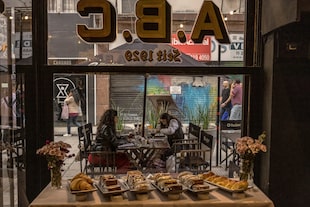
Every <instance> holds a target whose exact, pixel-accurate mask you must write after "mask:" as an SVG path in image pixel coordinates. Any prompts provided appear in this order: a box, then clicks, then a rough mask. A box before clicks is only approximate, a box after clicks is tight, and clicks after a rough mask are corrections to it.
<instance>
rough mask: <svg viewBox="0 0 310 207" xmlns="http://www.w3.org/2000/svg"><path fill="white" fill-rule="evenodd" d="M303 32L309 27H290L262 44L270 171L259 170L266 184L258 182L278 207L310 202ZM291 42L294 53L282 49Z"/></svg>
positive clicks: (309, 67) (309, 64) (308, 66)
mask: <svg viewBox="0 0 310 207" xmlns="http://www.w3.org/2000/svg"><path fill="white" fill-rule="evenodd" d="M307 28H309V24H308V23H306V22H304V21H301V22H299V23H294V24H291V25H288V26H286V27H284V28H281V30H277V31H273V32H272V33H271V34H270V35H269V36H268V37H265V42H264V52H265V54H264V57H265V59H264V63H263V64H264V65H263V68H264V71H265V83H264V87H265V90H264V91H265V94H264V97H265V102H264V118H263V123H264V125H265V126H264V127H265V128H266V130H268V131H269V132H268V138H269V139H270V140H268V142H269V143H268V145H269V155H270V166H269V167H270V170H269V175H268V170H264V167H265V166H262V174H263V175H262V177H264V179H266V180H263V179H262V182H263V185H262V186H264V188H266V187H267V186H268V184H269V193H268V195H269V197H270V198H271V199H272V200H273V202H274V204H275V206H281V207H286V206H294V207H299V206H300V207H302V206H304V205H305V203H307V202H310V197H309V196H308V195H309V193H308V192H309V190H310V186H309V183H310V177H309V172H310V164H309V162H308V159H309V157H310V150H308V149H307V147H308V146H309V144H310V139H309V138H308V134H309V133H310V127H309V126H310V119H309V115H310V113H309V110H308V107H309V105H310V97H309V95H308V92H307V88H308V87H307V85H308V80H309V77H310V60H309V56H307V55H305V53H306V54H307V53H308V52H307V51H304V50H305V49H304V48H309V47H304V45H306V46H307V45H308V46H309V37H310V36H309V31H307ZM290 34H291V35H290ZM296 36H297V37H298V38H296ZM290 37H291V38H290ZM294 37H295V38H294ZM299 41H301V42H299ZM293 42H295V43H296V44H295V43H294V44H295V45H296V50H295V49H294V50H289V49H288V47H286V46H287V45H288V44H291V43H293ZM300 50H302V51H303V52H300ZM271 51H273V52H271ZM266 167H268V166H266ZM268 177H269V179H268Z"/></svg>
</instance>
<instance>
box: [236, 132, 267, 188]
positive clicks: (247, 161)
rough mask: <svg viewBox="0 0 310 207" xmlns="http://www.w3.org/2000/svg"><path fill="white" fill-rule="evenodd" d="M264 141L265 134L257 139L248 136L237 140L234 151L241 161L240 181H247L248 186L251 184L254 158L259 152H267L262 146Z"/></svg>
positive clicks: (264, 146)
mask: <svg viewBox="0 0 310 207" xmlns="http://www.w3.org/2000/svg"><path fill="white" fill-rule="evenodd" d="M265 139H266V133H265V132H263V133H262V134H261V135H259V136H258V139H253V138H252V137H248V136H246V137H241V138H238V139H237V143H236V150H237V153H238V154H239V156H240V159H241V166H240V172H239V173H240V174H239V176H240V180H247V181H248V182H249V184H251V183H253V178H254V160H255V156H256V154H257V153H259V152H260V151H263V152H266V151H267V147H266V145H264V144H263V142H264V140H265Z"/></svg>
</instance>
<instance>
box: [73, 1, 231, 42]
mask: <svg viewBox="0 0 310 207" xmlns="http://www.w3.org/2000/svg"><path fill="white" fill-rule="evenodd" d="M77 11H78V13H79V14H80V15H81V17H89V15H90V14H91V13H97V14H102V20H103V27H102V28H100V29H94V28H92V29H90V28H88V27H87V26H86V25H77V33H78V35H79V36H80V38H81V39H83V40H84V41H86V42H88V43H96V42H97V43H103V42H113V41H114V40H115V39H116V24H117V22H116V11H115V8H114V7H113V5H112V4H111V3H110V2H109V1H107V0H80V1H79V2H78V4H77ZM135 11H136V18H137V20H136V33H137V36H138V38H139V39H140V40H142V41H143V42H145V43H159V42H160V43H171V6H170V4H169V3H168V2H167V1H166V0H152V1H151V0H138V1H137V2H136V10H135ZM206 35H213V36H214V37H215V39H216V40H217V41H218V42H220V43H222V44H228V43H230V40H229V37H228V32H227V29H226V25H225V22H224V20H223V18H222V15H221V12H220V10H219V8H218V7H217V6H216V5H215V4H214V3H213V2H212V1H204V2H203V4H202V6H201V9H200V11H199V14H198V16H197V19H196V22H195V24H194V26H193V28H192V33H191V35H190V37H189V38H190V40H192V41H193V42H195V43H202V42H203V41H204V39H205V36H206ZM177 37H178V40H179V41H180V42H182V43H185V42H186V41H188V40H187V35H186V34H185V32H184V31H182V30H179V31H178V32H177ZM123 38H124V39H125V40H126V41H127V42H131V41H132V40H133V38H132V34H131V32H130V31H129V30H125V31H123Z"/></svg>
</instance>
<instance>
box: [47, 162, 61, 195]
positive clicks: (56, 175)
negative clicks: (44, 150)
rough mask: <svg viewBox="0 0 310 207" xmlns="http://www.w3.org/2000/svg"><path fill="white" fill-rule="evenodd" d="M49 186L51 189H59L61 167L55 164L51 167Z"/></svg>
mask: <svg viewBox="0 0 310 207" xmlns="http://www.w3.org/2000/svg"><path fill="white" fill-rule="evenodd" d="M50 171H51V186H52V189H61V188H62V184H61V167H60V166H55V167H53V168H51V170H50Z"/></svg>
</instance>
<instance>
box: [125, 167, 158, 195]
mask: <svg viewBox="0 0 310 207" xmlns="http://www.w3.org/2000/svg"><path fill="white" fill-rule="evenodd" d="M125 181H126V183H127V185H128V187H129V190H130V192H133V193H135V195H136V198H137V199H138V200H146V199H148V198H149V192H151V191H153V190H154V188H153V187H152V186H151V185H150V183H149V181H148V180H147V179H146V177H145V176H144V175H143V173H142V172H141V171H139V170H133V171H128V172H127V175H126V178H125Z"/></svg>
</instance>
